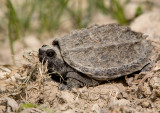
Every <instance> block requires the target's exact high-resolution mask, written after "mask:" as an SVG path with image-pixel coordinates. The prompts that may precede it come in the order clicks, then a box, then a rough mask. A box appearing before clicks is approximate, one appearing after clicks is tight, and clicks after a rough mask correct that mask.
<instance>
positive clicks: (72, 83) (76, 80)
mask: <svg viewBox="0 0 160 113" xmlns="http://www.w3.org/2000/svg"><path fill="white" fill-rule="evenodd" d="M66 78H67V81H66V85H64V84H62V86H61V89H62V90H63V89H68V90H71V89H72V88H73V87H75V88H80V87H83V86H87V87H89V86H96V85H98V84H99V81H96V80H94V79H91V78H89V77H87V75H83V74H80V73H78V72H68V73H67V75H66Z"/></svg>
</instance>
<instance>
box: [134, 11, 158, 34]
mask: <svg viewBox="0 0 160 113" xmlns="http://www.w3.org/2000/svg"><path fill="white" fill-rule="evenodd" d="M159 14H160V12H159V11H152V12H147V13H144V14H142V15H141V16H139V17H138V18H136V19H135V20H134V21H133V22H132V23H131V28H132V30H135V31H138V32H143V33H146V34H148V35H152V34H153V35H159V36H160V32H159V31H160V15H159Z"/></svg>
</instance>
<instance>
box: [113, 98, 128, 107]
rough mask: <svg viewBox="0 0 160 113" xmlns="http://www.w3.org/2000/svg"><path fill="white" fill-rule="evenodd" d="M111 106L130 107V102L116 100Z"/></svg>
mask: <svg viewBox="0 0 160 113" xmlns="http://www.w3.org/2000/svg"><path fill="white" fill-rule="evenodd" d="M113 104H114V105H119V106H126V105H130V101H129V100H126V99H121V100H116V101H115V102H114V103H113Z"/></svg>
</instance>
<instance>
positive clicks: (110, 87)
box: [0, 10, 160, 113]
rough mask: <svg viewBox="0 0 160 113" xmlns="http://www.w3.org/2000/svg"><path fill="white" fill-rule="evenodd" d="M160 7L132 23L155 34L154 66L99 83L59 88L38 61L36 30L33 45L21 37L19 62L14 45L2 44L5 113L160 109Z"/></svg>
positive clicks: (0, 84) (0, 95) (0, 106)
mask: <svg viewBox="0 0 160 113" xmlns="http://www.w3.org/2000/svg"><path fill="white" fill-rule="evenodd" d="M159 13H160V12H159V11H155V10H153V11H152V12H147V13H144V14H143V15H141V16H140V17H138V18H136V19H135V21H133V22H132V23H131V25H130V27H131V28H132V29H133V30H135V31H139V32H143V33H145V34H147V35H149V36H148V40H151V41H152V44H153V45H154V47H155V48H154V51H155V54H154V55H153V57H152V60H153V61H155V64H154V66H153V68H152V70H150V71H148V72H146V73H139V74H134V75H130V76H125V77H121V78H117V79H115V80H111V81H108V82H106V83H104V84H101V85H99V86H96V87H88V88H87V87H83V88H79V89H76V88H73V89H72V90H71V91H68V90H63V91H61V90H59V85H60V83H57V82H55V81H53V80H51V79H50V78H49V76H47V75H46V72H47V69H46V66H43V65H41V63H40V62H39V61H38V57H37V50H38V48H39V47H41V45H42V43H40V42H39V41H38V40H36V38H35V37H34V36H30V37H29V38H26V44H28V48H27V51H26V50H24V48H23V47H22V45H21V44H20V43H19V42H17V44H16V45H17V47H16V51H17V55H16V56H17V63H18V66H11V65H9V64H10V62H11V61H10V59H9V58H10V55H8V56H7V54H9V49H6V48H8V47H7V45H3V47H1V48H0V50H1V53H0V56H1V57H0V58H1V59H0V60H1V61H2V62H1V65H0V113H15V112H17V113H55V112H56V113H160V46H159V45H160V32H159V31H160V27H159V26H160V15H159ZM98 17H100V18H98ZM153 19H154V21H153ZM97 20H98V21H99V23H97V24H107V23H112V22H115V20H112V19H111V18H110V17H108V19H106V18H105V19H104V18H102V17H101V16H97V18H96V19H95V20H94V21H97ZM92 23H94V22H92ZM63 34H65V33H61V35H63ZM57 36H59V34H57ZM30 40H32V43H31V41H30ZM52 40H53V39H50V40H47V41H45V42H43V44H44V43H46V44H47V43H51V42H52ZM28 41H29V42H28ZM4 48H5V49H4ZM33 48H34V50H33ZM4 54H6V55H4Z"/></svg>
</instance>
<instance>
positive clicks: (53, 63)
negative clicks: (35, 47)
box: [38, 45, 64, 73]
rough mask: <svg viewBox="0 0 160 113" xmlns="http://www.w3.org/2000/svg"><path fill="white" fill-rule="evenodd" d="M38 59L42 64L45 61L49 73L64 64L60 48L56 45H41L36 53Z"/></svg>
mask: <svg viewBox="0 0 160 113" xmlns="http://www.w3.org/2000/svg"><path fill="white" fill-rule="evenodd" d="M38 57H39V61H40V62H41V63H42V64H45V63H47V64H48V65H47V68H48V71H49V73H51V72H57V71H59V70H60V68H62V67H63V66H64V61H63V58H62V56H61V54H60V50H59V48H58V47H56V46H49V45H43V46H42V47H41V48H40V49H39V53H38Z"/></svg>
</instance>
